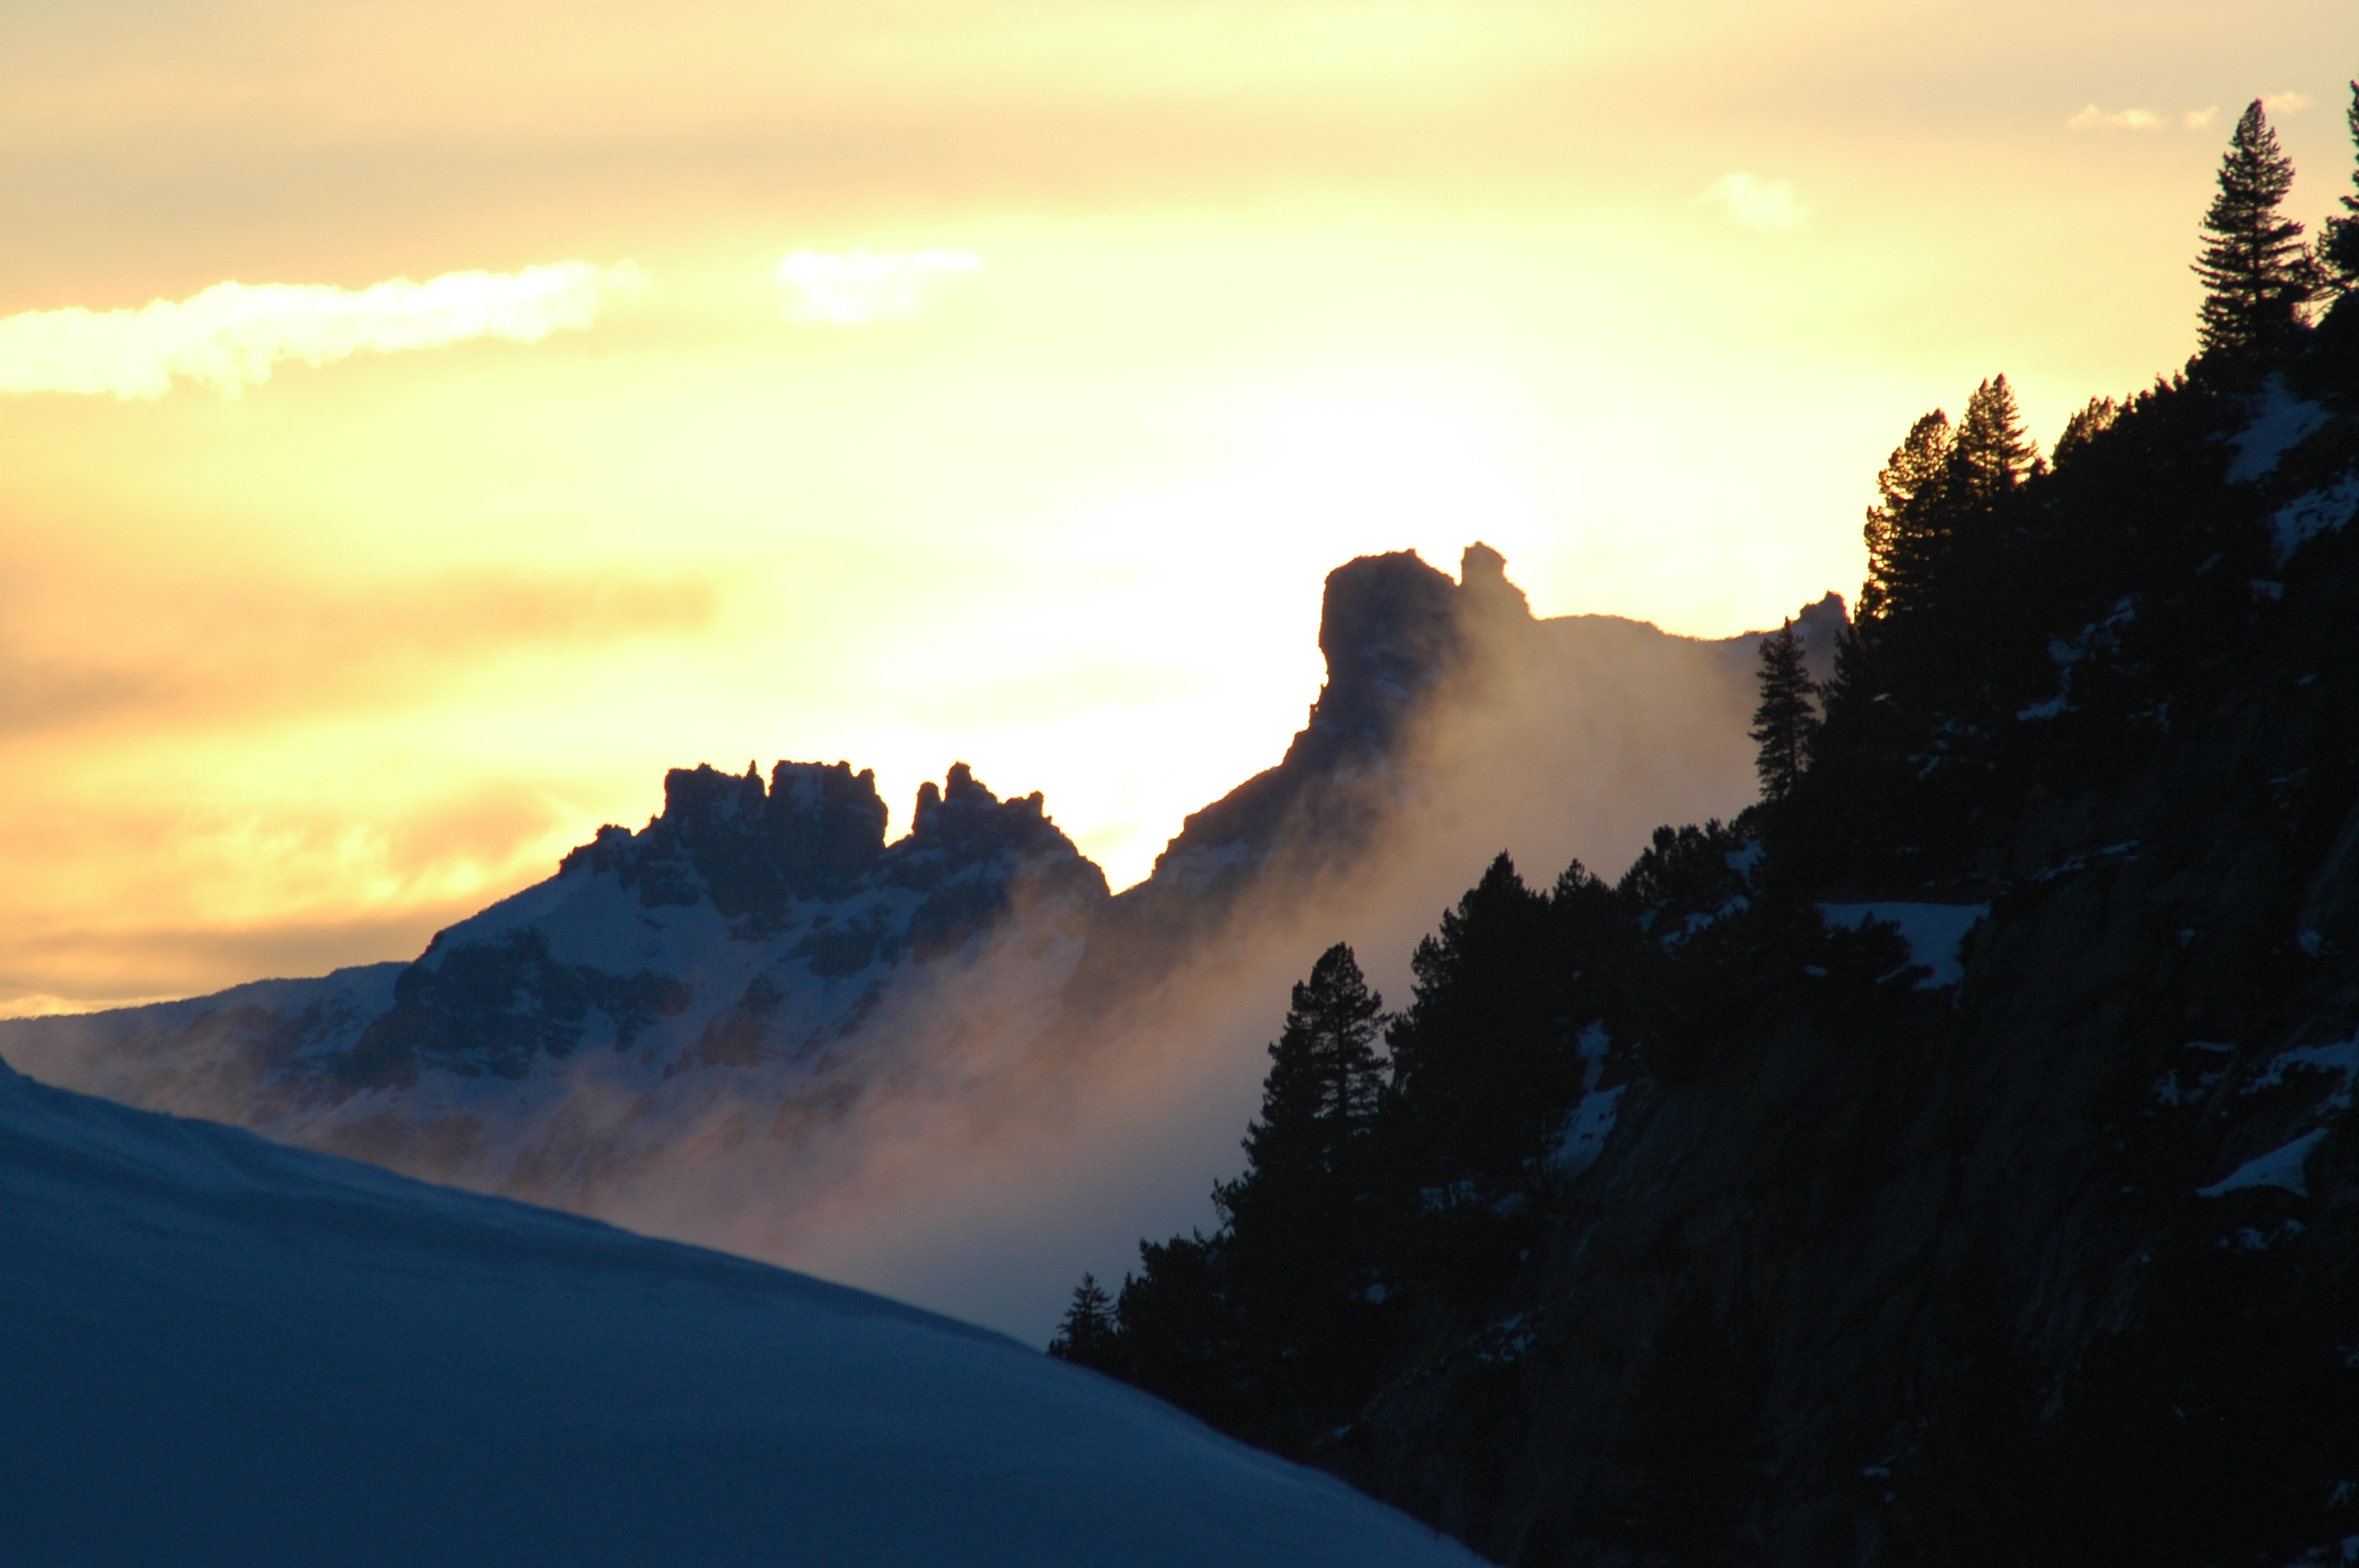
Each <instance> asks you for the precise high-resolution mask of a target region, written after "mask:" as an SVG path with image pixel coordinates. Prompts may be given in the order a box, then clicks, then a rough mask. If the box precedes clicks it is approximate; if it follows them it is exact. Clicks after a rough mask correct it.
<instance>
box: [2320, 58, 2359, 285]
mask: <svg viewBox="0 0 2359 1568" xmlns="http://www.w3.org/2000/svg"><path fill="white" fill-rule="evenodd" d="M2343 119H2344V122H2345V123H2346V124H2349V125H2350V127H2351V144H2352V146H2353V148H2354V151H2359V81H2354V82H2353V83H2352V84H2351V106H2350V107H2349V108H2348V109H2346V110H2344V111H2343ZM2351 184H2352V187H2353V190H2352V192H2349V193H2346V194H2345V195H2344V196H2343V198H2342V207H2343V211H2341V212H2339V213H2337V214H2336V215H2334V216H2333V217H2331V218H2329V219H2327V221H2326V229H2325V232H2322V233H2321V234H2320V235H2319V237H2318V257H2319V260H2320V261H2321V262H2322V263H2324V264H2325V265H2326V267H2327V270H2328V271H2329V272H2331V273H2332V275H2333V276H2334V279H2335V282H2336V284H2337V285H2338V286H2339V287H2341V289H2342V290H2343V292H2344V293H2346V294H2347V293H2350V292H2352V291H2354V290H2359V158H2354V160H2353V163H2352V166H2351Z"/></svg>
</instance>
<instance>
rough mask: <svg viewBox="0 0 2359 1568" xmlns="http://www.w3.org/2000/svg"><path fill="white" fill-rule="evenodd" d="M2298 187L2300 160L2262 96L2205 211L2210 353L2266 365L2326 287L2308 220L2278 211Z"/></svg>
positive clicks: (2240, 125) (2245, 118)
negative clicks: (2304, 230) (2306, 237)
mask: <svg viewBox="0 0 2359 1568" xmlns="http://www.w3.org/2000/svg"><path fill="white" fill-rule="evenodd" d="M2290 189H2293V160H2292V159H2291V158H2289V157H2287V156H2286V155H2285V151H2284V149H2283V148H2281V147H2280V146H2278V145H2277V132H2275V131H2274V130H2271V129H2270V128H2269V121H2268V115H2267V114H2266V113H2264V112H2263V110H2262V108H2261V102H2260V100H2259V99H2257V98H2256V99H2255V100H2253V102H2252V103H2251V104H2250V105H2249V106H2248V107H2247V108H2246V109H2245V112H2244V114H2242V115H2241V116H2239V117H2238V119H2237V121H2236V129H2235V131H2234V133H2233V134H2232V135H2230V137H2229V140H2228V153H2227V156H2226V157H2223V159H2221V162H2220V191H2219V194H2218V195H2216V196H2214V197H2213V198H2212V207H2211V210H2210V211H2207V212H2205V213H2204V215H2203V233H2204V244H2203V252H2202V254H2201V256H2199V257H2198V258H2197V260H2196V263H2195V276H2198V277H2200V278H2201V279H2202V280H2203V288H2204V295H2203V309H2202V314H2201V317H2200V318H2199V319H2198V326H2197V331H2196V340H2197V341H2198V343H2199V344H2200V345H2201V350H2202V353H2203V355H2204V357H2205V358H2207V359H2213V360H2217V361H2220V362H2225V363H2228V364H2254V363H2261V364H2265V363H2267V362H2268V361H2269V360H2270V359H2271V358H2273V357H2275V356H2276V355H2277V354H2278V353H2279V352H2281V351H2283V349H2284V348H2285V347H2286V345H2287V344H2288V342H2289V341H2290V340H2291V339H2292V337H2293V335H2294V332H2295V331H2296V330H2297V329H2298V327H2299V322H2300V313H2301V308H2302V307H2303V306H2305V305H2307V304H2309V303H2310V299H2311V298H2312V297H2314V296H2315V295H2316V293H2317V287H2318V278H2317V270H2316V267H2315V265H2314V264H2313V263H2312V261H2311V259H2310V253H2309V251H2308V250H2307V248H2305V247H2304V245H2303V244H2302V240H2301V225H2300V224H2299V223H2297V222H2294V221H2293V220H2292V219H2290V218H2288V217H2286V216H2285V215H2284V214H2283V213H2281V212H2279V211H2277V209H2278V207H2279V205H2280V204H2281V203H2283V201H2284V200H2285V199H2286V193H2287V192H2288V190H2290Z"/></svg>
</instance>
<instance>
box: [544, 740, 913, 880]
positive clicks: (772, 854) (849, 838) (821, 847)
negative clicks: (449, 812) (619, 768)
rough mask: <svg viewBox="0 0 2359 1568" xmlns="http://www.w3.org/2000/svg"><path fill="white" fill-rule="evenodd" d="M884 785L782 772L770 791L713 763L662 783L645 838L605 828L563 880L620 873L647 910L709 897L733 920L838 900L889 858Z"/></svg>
mask: <svg viewBox="0 0 2359 1568" xmlns="http://www.w3.org/2000/svg"><path fill="white" fill-rule="evenodd" d="M885 816H886V811H885V802H884V800H883V798H882V797H881V796H879V795H877V793H876V775H875V773H874V772H871V771H867V770H864V771H862V772H861V773H857V774H855V773H853V771H852V767H851V764H850V763H848V762H837V763H834V764H833V765H832V766H830V765H827V764H823V763H820V762H779V763H778V764H777V767H776V768H774V769H773V770H772V771H771V784H770V787H768V788H765V787H764V786H763V783H762V775H761V772H760V770H759V769H758V768H756V767H755V766H754V765H753V764H751V763H748V764H747V765H746V769H745V773H744V774H743V776H737V775H733V774H729V773H723V772H721V771H720V770H719V769H717V768H714V767H712V765H710V764H709V763H701V764H699V765H698V766H696V767H693V768H674V769H672V770H671V771H670V772H669V773H666V774H665V775H664V808H663V811H662V814H661V815H659V816H656V817H654V818H652V819H651V820H649V822H648V823H647V827H645V828H644V829H642V830H641V831H640V832H638V833H636V834H633V833H630V832H627V831H626V830H625V829H623V828H621V827H613V826H608V827H601V828H600V829H599V830H598V836H597V838H594V839H593V840H592V841H591V842H590V843H588V844H585V845H583V846H582V847H581V848H580V849H575V850H573V851H572V852H571V853H570V854H568V855H567V856H566V857H565V858H564V860H561V861H560V862H559V863H558V872H559V874H560V875H565V874H567V873H571V872H575V871H589V872H593V873H594V872H599V871H614V872H615V873H617V874H619V875H620V876H621V877H622V879H623V884H624V885H625V887H636V888H637V889H638V891H639V897H640V900H641V902H642V903H647V905H649V906H650V907H652V906H654V905H657V904H664V903H695V902H696V900H697V898H698V897H699V895H700V894H701V893H710V895H711V896H712V902H713V904H714V906H715V907H716V908H718V909H719V910H720V911H721V912H722V913H723V914H725V915H728V916H730V917H731V918H733V919H734V918H736V917H738V916H740V915H745V914H762V913H775V912H776V911H777V909H779V908H782V907H783V906H784V905H785V904H787V903H789V902H791V901H792V900H794V899H797V898H807V897H812V896H819V895H824V894H828V893H832V892H836V891H839V890H840V889H842V888H843V886H845V885H846V884H848V883H849V882H851V881H854V880H856V879H857V878H859V877H860V876H861V875H863V874H864V872H865V871H867V870H868V869H869V868H870V867H871V866H873V865H874V864H875V861H876V859H877V857H878V856H879V855H881V854H883V853H884V850H885Z"/></svg>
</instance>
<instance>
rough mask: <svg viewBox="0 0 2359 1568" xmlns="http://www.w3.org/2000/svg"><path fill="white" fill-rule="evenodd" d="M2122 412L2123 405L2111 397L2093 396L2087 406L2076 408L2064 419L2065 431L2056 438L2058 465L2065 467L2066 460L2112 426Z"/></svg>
mask: <svg viewBox="0 0 2359 1568" xmlns="http://www.w3.org/2000/svg"><path fill="white" fill-rule="evenodd" d="M2121 413H2122V406H2121V405H2120V404H2118V403H2116V402H2114V400H2113V399H2112V398H2110V397H2092V398H2091V399H2089V402H2088V406H2086V407H2084V408H2077V409H2074V410H2073V411H2072V415H2071V417H2070V418H2068V419H2066V420H2065V421H2064V433H2063V434H2062V435H2060V436H2059V437H2057V438H2056V466H2057V467H2059V468H2061V467H2063V466H2064V463H2065V461H2066V460H2068V459H2070V458H2071V457H2073V456H2075V455H2076V454H2078V453H2080V452H2081V451H2082V450H2084V449H2086V448H2087V447H2088V445H2089V443H2090V442H2092V441H2093V440H2095V439H2096V438H2098V437H2099V436H2102V435H2104V433H2105V432H2106V431H2107V430H2108V429H2110V428H2112V427H2113V423H2114V420H2115V419H2118V418H2120V417H2121Z"/></svg>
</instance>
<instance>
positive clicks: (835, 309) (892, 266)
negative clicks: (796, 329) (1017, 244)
mask: <svg viewBox="0 0 2359 1568" xmlns="http://www.w3.org/2000/svg"><path fill="white" fill-rule="evenodd" d="M982 265H983V258H982V257H981V256H978V255H974V254H971V253H969V252H966V251H915V252H909V253H906V254H889V253H888V254H875V253H872V252H869V251H853V252H852V253H850V254H845V255H831V254H826V253H824V252H821V251H793V252H790V253H788V254H787V255H785V256H783V257H781V258H780V259H779V262H778V270H777V278H778V284H779V286H780V287H783V288H784V289H785V290H786V291H787V319H788V320H789V321H806V322H812V323H817V324H819V325H822V326H830V327H864V326H867V325H869V324H870V323H872V322H876V321H906V320H908V319H909V318H910V317H912V316H915V315H916V314H917V313H918V308H919V306H920V305H922V304H923V303H924V302H925V297H926V295H927V293H928V292H929V290H931V288H932V287H933V286H934V285H935V283H937V282H938V281H939V280H940V279H941V278H943V277H945V276H955V275H957V274H960V273H968V272H973V271H975V270H976V269H977V268H979V267H981V266H982Z"/></svg>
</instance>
